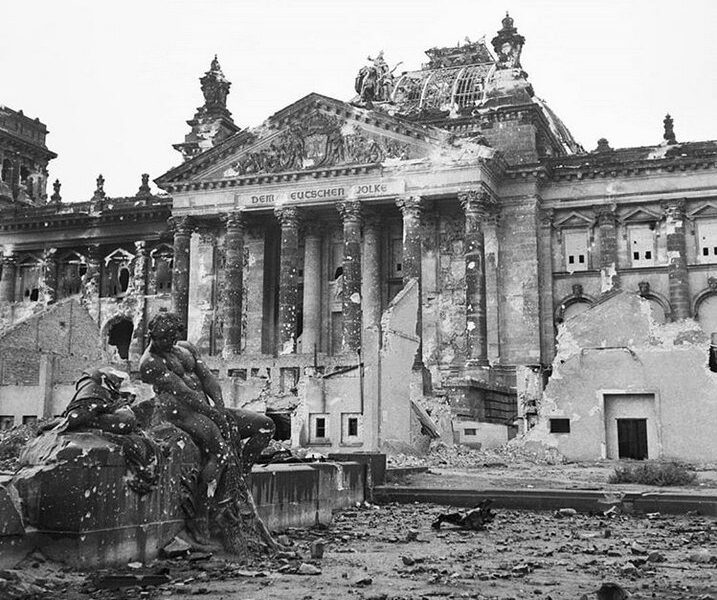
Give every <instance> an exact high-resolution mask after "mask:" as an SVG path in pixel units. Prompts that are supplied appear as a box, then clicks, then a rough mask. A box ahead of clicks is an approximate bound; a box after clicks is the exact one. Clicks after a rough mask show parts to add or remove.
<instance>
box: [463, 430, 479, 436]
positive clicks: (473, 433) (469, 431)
mask: <svg viewBox="0 0 717 600" xmlns="http://www.w3.org/2000/svg"><path fill="white" fill-rule="evenodd" d="M463 435H468V436H475V435H478V430H477V429H464V430H463Z"/></svg>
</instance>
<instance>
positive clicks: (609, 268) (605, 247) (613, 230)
mask: <svg viewBox="0 0 717 600" xmlns="http://www.w3.org/2000/svg"><path fill="white" fill-rule="evenodd" d="M598 244H599V246H598V265H599V267H600V277H601V280H602V289H601V292H602V293H603V294H605V293H608V292H611V291H613V290H615V289H618V288H619V287H620V275H619V274H618V272H617V267H618V260H617V222H616V217H615V207H614V206H603V207H600V208H599V209H598Z"/></svg>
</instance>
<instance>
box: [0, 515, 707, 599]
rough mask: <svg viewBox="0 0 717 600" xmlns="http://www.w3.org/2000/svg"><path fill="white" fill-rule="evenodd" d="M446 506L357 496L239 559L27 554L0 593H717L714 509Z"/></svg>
mask: <svg viewBox="0 0 717 600" xmlns="http://www.w3.org/2000/svg"><path fill="white" fill-rule="evenodd" d="M446 512H449V511H447V508H446V507H442V506H436V505H429V504H409V505H397V504H391V505H385V506H377V505H371V504H364V505H361V506H360V507H356V508H354V509H351V510H344V511H341V512H340V513H337V514H336V515H335V519H334V523H333V524H332V525H331V526H330V527H328V528H314V529H289V530H288V531H287V532H286V533H285V534H283V536H285V537H282V536H278V537H282V539H283V541H284V542H286V544H284V545H285V546H287V547H286V548H285V549H283V550H282V551H280V552H278V553H276V554H275V555H274V556H273V557H261V558H256V559H254V560H253V561H251V562H249V563H243V564H240V563H238V562H236V561H235V560H234V559H233V558H232V557H231V556H229V555H225V554H223V553H221V552H217V553H214V554H212V553H211V552H205V551H197V550H196V549H194V548H192V549H191V551H189V552H187V553H185V554H183V555H179V556H176V557H173V558H163V559H161V560H156V561H154V562H152V563H151V564H147V565H144V564H141V563H132V564H131V565H126V566H125V567H123V568H118V569H113V570H103V571H101V572H93V573H83V572H81V571H78V570H74V569H69V568H64V567H61V566H58V565H56V564H53V563H50V562H49V561H47V560H46V559H45V558H44V557H43V556H42V555H41V554H39V553H35V554H33V555H32V556H30V557H28V558H27V559H26V561H25V562H24V563H23V564H22V565H20V566H19V568H17V569H7V570H4V571H0V599H2V600H5V599H8V600H16V599H20V598H23V599H25V598H32V599H37V600H49V599H53V600H54V599H56V598H62V599H63V600H89V599H92V600H95V599H96V600H119V599H124V598H138V599H145V598H146V599H150V600H158V599H162V598H173V599H181V598H184V597H187V598H190V597H194V596H201V597H202V598H206V599H207V600H221V599H223V600H233V599H239V598H244V599H249V598H251V599H252V600H284V599H285V600H305V599H306V600H309V599H311V600H334V599H335V598H344V597H348V598H354V599H355V600H426V599H435V598H438V599H440V598H446V599H448V598H451V599H460V598H470V599H474V600H489V599H491V600H497V599H501V600H508V599H514V600H515V599H524V598H529V597H533V598H541V599H543V600H562V599H565V600H568V599H569V600H623V599H624V598H627V597H629V598H631V599H632V600H647V599H651V598H660V599H661V600H686V599H696V600H710V599H712V600H717V520H716V519H714V518H708V517H701V516H695V515H681V516H674V515H660V514H658V513H651V514H649V515H624V514H613V515H610V516H603V515H585V514H580V513H573V512H571V511H562V513H561V517H560V518H559V519H555V517H554V514H553V513H550V512H545V513H538V512H528V511H515V510H500V511H498V512H497V513H495V514H494V519H493V523H492V525H491V526H490V527H487V528H485V529H484V530H483V531H466V530H463V529H456V528H447V529H443V530H436V529H432V528H431V527H430V520H435V519H437V518H438V517H439V515H441V514H445V513H446ZM457 512H459V513H460V514H465V513H464V512H461V511H457ZM427 516H428V517H429V519H430V520H429V521H428V522H427V520H426V517H427ZM176 546H179V545H176ZM319 547H323V548H324V551H323V553H322V554H321V553H320V552H318V550H317V548H319ZM177 551H179V548H177ZM319 554H321V557H319ZM628 594H629V596H628Z"/></svg>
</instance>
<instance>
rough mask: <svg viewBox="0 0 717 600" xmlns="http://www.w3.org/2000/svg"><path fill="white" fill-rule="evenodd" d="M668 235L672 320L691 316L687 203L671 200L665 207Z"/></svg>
mask: <svg viewBox="0 0 717 600" xmlns="http://www.w3.org/2000/svg"><path fill="white" fill-rule="evenodd" d="M663 209H664V211H665V229H666V233H667V259H668V261H669V262H668V264H667V275H668V278H669V282H670V304H671V305H672V318H673V319H675V320H677V319H686V318H688V317H689V316H690V286H689V281H688V277H687V243H686V240H685V202H684V200H670V201H668V202H665V203H664V205H663Z"/></svg>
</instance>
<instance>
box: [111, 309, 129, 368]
mask: <svg viewBox="0 0 717 600" xmlns="http://www.w3.org/2000/svg"><path fill="white" fill-rule="evenodd" d="M133 332H134V325H133V324H132V321H130V320H129V319H126V318H122V319H119V320H118V321H116V322H115V323H114V324H113V325H111V326H110V328H109V330H108V333H107V343H108V344H109V345H110V346H114V347H116V348H117V353H118V354H119V356H120V358H121V359H122V360H127V359H128V358H129V345H130V343H131V342H132V333H133Z"/></svg>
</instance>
